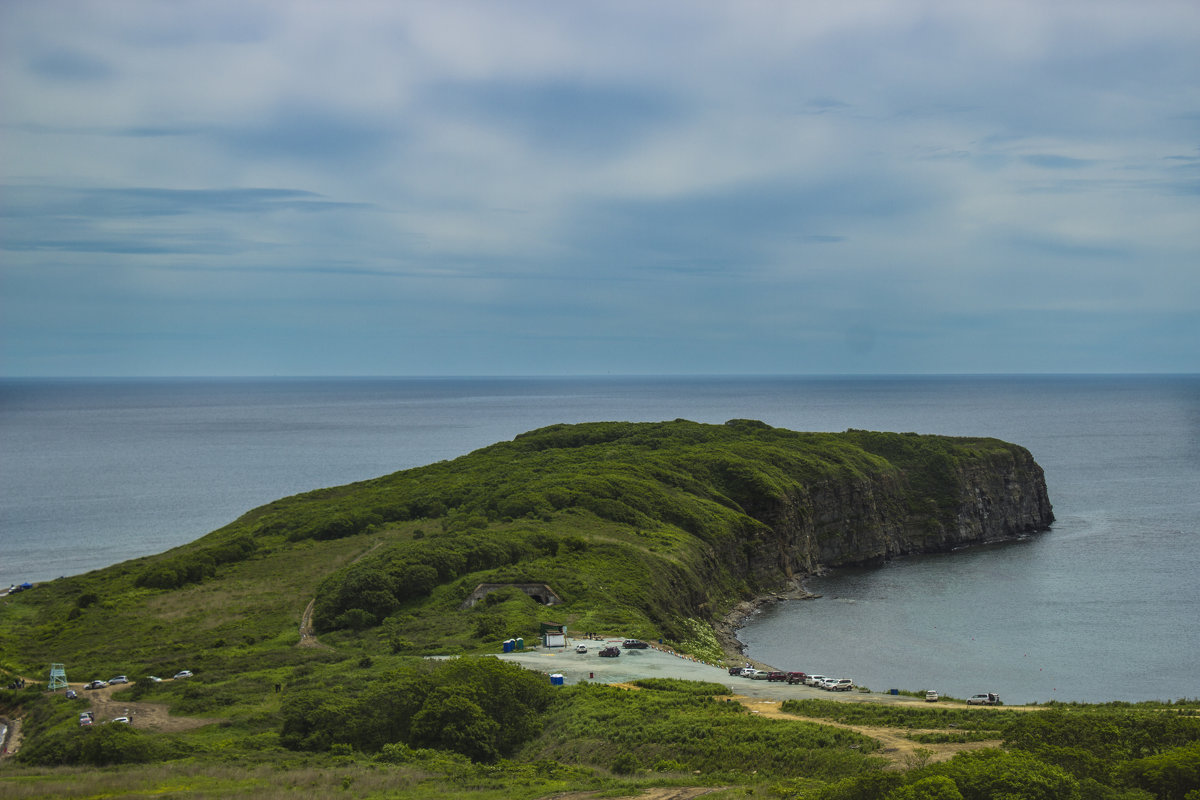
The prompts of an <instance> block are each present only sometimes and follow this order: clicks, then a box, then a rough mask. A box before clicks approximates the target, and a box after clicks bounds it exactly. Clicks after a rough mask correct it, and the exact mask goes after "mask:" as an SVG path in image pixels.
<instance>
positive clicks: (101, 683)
mask: <svg viewBox="0 0 1200 800" xmlns="http://www.w3.org/2000/svg"><path fill="white" fill-rule="evenodd" d="M105 686H108V682H107V681H92V682H90V683H85V684H84V685H83V688H85V689H103V688H104V687H105Z"/></svg>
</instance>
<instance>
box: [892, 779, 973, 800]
mask: <svg viewBox="0 0 1200 800" xmlns="http://www.w3.org/2000/svg"><path fill="white" fill-rule="evenodd" d="M887 800H963V796H962V792H960V791H958V786H956V785H955V783H954V781H952V780H950V779H949V778H947V777H946V776H945V775H931V776H929V777H928V778H922V779H921V780H919V781H917V782H916V783H910V784H909V785H908V786H903V787H901V788H899V789H897V790H896V791H894V792H892V793H891V794H889V795H888V796H887Z"/></svg>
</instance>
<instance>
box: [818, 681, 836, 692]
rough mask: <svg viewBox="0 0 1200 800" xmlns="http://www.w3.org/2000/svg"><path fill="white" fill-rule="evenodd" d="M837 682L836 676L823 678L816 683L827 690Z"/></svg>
mask: <svg viewBox="0 0 1200 800" xmlns="http://www.w3.org/2000/svg"><path fill="white" fill-rule="evenodd" d="M837 682H838V679H837V678H826V679H825V680H823V681H821V682H820V683H818V684H817V686H818V687H819V688H821V689H825V690H829V689H832V688H833V687H835V686H837Z"/></svg>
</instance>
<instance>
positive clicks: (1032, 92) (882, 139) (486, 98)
mask: <svg viewBox="0 0 1200 800" xmlns="http://www.w3.org/2000/svg"><path fill="white" fill-rule="evenodd" d="M1198 30H1200V7H1197V6H1196V5H1195V4H1194V3H1189V2H1173V1H1172V0H1166V2H1162V3H1155V4H1153V7H1148V6H1144V5H1143V6H1131V5H1129V4H1123V3H1116V2H1112V3H1110V2H1101V3H1095V2H1082V0H1079V1H1076V0H1066V1H1065V2H1061V3H1053V4H1045V3H1038V2H1032V0H1031V1H1029V2H1024V1H1023V0H1017V2H1012V3H1004V4H998V3H976V4H960V3H949V2H942V0H915V2H906V3H884V2H877V0H849V1H848V2H844V3H838V4H818V5H815V6H813V5H796V4H780V3H773V2H755V1H753V0H751V2H746V3H739V4H737V5H736V7H735V6H725V5H719V4H699V5H697V4H694V3H688V2H683V1H682V0H678V1H674V0H664V2H661V3H654V4H645V3H635V2H631V1H630V2H624V1H623V0H615V1H614V2H612V3H600V4H549V5H547V4H525V3H515V4H503V5H501V4H492V3H486V2H481V1H479V0H446V2H439V3H431V4H377V3H370V2H348V3H342V4H337V5H329V4H295V3H285V2H282V1H281V0H264V2H259V3H254V4H250V5H249V6H247V5H246V4H244V3H239V2H232V0H213V2H199V0H181V2H177V3H170V4H162V3H155V2H148V3H141V2H135V1H133V0H131V2H129V3H122V4H120V7H119V10H116V11H114V9H113V7H112V4H110V3H104V2H99V1H98V0H96V1H94V2H88V0H77V1H76V2H67V1H66V0H46V2H42V3H28V4H19V3H9V4H2V5H0V100H2V102H3V106H4V109H5V111H4V119H3V126H2V127H0V183H2V184H3V187H2V191H3V194H2V195H0V197H2V198H3V200H2V204H0V226H3V227H2V228H0V247H2V248H3V250H4V254H5V258H4V259H3V263H2V264H0V280H2V281H3V286H4V292H3V295H2V296H0V342H8V343H10V344H7V345H0V372H5V371H7V372H38V371H39V370H41V369H43V367H41V366H39V357H38V356H35V355H34V354H35V353H46V352H47V351H48V350H49V349H53V348H51V347H50V346H49V345H47V344H44V343H46V342H56V343H60V344H62V346H63V348H64V350H69V349H70V346H69V343H65V344H64V342H65V340H66V339H69V338H70V336H68V334H67V333H65V331H66V330H67V329H68V328H69V329H70V330H77V331H80V333H79V334H78V336H79V337H80V338H82V339H86V337H87V332H86V325H84V324H83V323H81V322H78V321H79V320H84V319H91V318H93V317H100V318H102V319H103V320H104V321H105V324H107V325H110V326H111V329H112V330H114V331H117V330H119V329H120V328H121V326H122V325H123V324H124V325H126V326H127V327H126V329H125V330H126V333H127V334H128V335H127V336H124V337H123V338H122V336H119V335H118V336H117V337H116V339H114V340H117V339H119V340H121V341H126V342H131V341H133V340H135V339H136V331H138V330H145V329H150V328H152V329H153V330H154V331H155V332H156V335H158V336H159V337H160V340H161V341H164V342H165V341H172V337H171V336H170V325H171V322H172V320H175V319H178V320H184V319H196V320H202V319H203V318H204V313H205V312H207V313H209V314H211V315H212V316H213V317H216V318H220V319H222V320H223V321H224V324H226V325H228V326H230V330H229V334H230V336H234V337H236V336H237V335H238V334H239V332H240V333H241V334H242V335H243V336H250V335H252V334H253V335H254V336H261V337H265V338H267V339H270V340H271V341H273V342H278V343H280V344H279V346H280V347H283V346H284V343H286V342H287V341H288V340H289V338H290V337H293V336H294V338H296V339H297V340H299V339H301V338H304V336H301V335H299V334H298V333H297V332H298V331H299V330H300V329H301V328H303V326H304V325H305V324H306V321H307V322H308V323H311V325H312V326H313V329H312V330H313V331H325V332H328V331H331V330H336V331H338V335H337V336H336V337H330V338H329V341H330V342H331V344H330V345H329V346H328V347H325V348H314V347H310V348H308V349H307V351H306V352H305V353H297V354H288V355H287V357H286V359H284V358H283V356H282V353H281V359H282V360H283V361H285V362H286V363H288V364H299V363H302V362H304V359H305V358H308V357H311V358H312V359H313V360H312V363H311V366H310V367H309V369H310V370H311V371H312V372H313V373H317V374H329V373H336V372H338V371H340V369H339V365H341V364H343V363H349V362H350V360H353V363H355V364H358V365H364V366H360V367H359V369H367V370H369V369H370V364H371V363H372V358H373V357H375V358H377V359H378V365H379V366H378V367H377V369H378V370H380V371H404V370H405V369H406V367H405V361H404V356H402V355H397V354H396V351H395V350H394V349H392V350H388V349H387V347H386V344H383V343H386V342H388V341H390V340H392V339H394V338H400V339H405V340H407V339H408V338H409V337H413V336H417V335H418V334H419V332H420V331H437V332H438V338H437V339H436V342H437V343H436V344H431V345H430V346H429V347H428V348H426V350H424V351H423V352H422V353H421V355H420V356H419V358H418V357H417V356H416V355H413V356H411V358H412V361H411V368H412V369H418V368H424V369H429V368H430V365H433V366H437V365H439V364H444V369H445V370H447V371H454V372H459V373H470V372H477V371H488V372H495V371H497V370H499V371H504V370H506V369H512V370H517V371H526V372H528V371H540V370H539V369H538V366H539V362H538V361H537V360H536V358H534V356H533V355H531V348H535V346H534V345H532V344H531V342H537V343H538V344H537V345H536V348H535V349H538V350H539V351H540V352H542V353H544V354H545V355H546V358H547V359H549V360H548V361H547V362H546V363H545V365H544V369H546V370H549V371H563V370H568V371H580V372H589V371H592V372H594V371H607V370H615V371H622V369H623V365H624V366H625V367H626V368H627V369H629V370H630V371H654V370H655V369H662V370H666V371H671V370H672V369H674V367H675V365H676V363H687V364H688V365H690V368H691V369H693V370H694V371H711V372H723V371H742V370H744V369H748V368H750V367H751V366H753V367H754V368H756V369H769V370H771V371H779V370H782V371H788V370H792V369H798V368H800V367H798V366H797V364H801V365H803V364H807V365H811V366H812V368H814V369H815V368H817V365H819V366H820V368H821V369H822V370H825V371H838V370H837V369H836V367H837V366H838V363H839V362H838V360H837V359H838V358H844V359H847V360H846V361H845V364H846V369H848V370H858V369H866V370H869V369H876V368H884V369H885V370H886V371H942V366H943V364H942V362H940V361H939V358H941V355H939V354H945V357H946V359H947V361H946V362H945V364H946V365H952V366H953V368H959V367H961V366H963V365H964V364H967V362H966V361H965V360H964V359H965V355H963V354H964V353H967V352H968V350H967V345H966V344H965V342H968V341H969V342H971V344H972V348H971V352H974V353H976V354H977V356H978V358H979V363H978V364H977V365H976V367H975V369H974V370H973V371H986V370H987V369H989V366H988V365H989V364H992V365H998V366H997V368H1001V367H1002V368H1004V369H1006V370H1009V371H1020V370H1019V364H1016V363H1014V357H1013V355H1012V353H1011V352H1010V348H1008V347H1007V345H1005V344H1004V343H1006V342H1009V341H1014V340H1016V339H1017V338H1020V337H1024V338H1032V337H1033V336H1034V334H1033V333H1030V332H1029V331H1041V332H1043V333H1044V334H1045V335H1046V337H1047V339H1046V342H1045V343H1044V345H1042V346H1041V347H1040V348H1039V351H1038V352H1039V361H1038V362H1037V363H1038V367H1039V368H1041V367H1043V366H1045V365H1046V364H1051V363H1057V364H1059V365H1060V368H1063V369H1076V368H1079V367H1080V365H1082V364H1084V361H1081V360H1080V357H1079V356H1080V354H1079V351H1078V347H1077V346H1076V344H1075V343H1077V342H1079V341H1084V340H1086V339H1087V336H1085V335H1083V334H1082V333H1081V332H1086V333H1087V335H1088V336H1090V335H1092V334H1094V333H1096V332H1097V331H1102V330H1103V326H1102V325H1101V324H1099V322H1098V320H1100V319H1101V317H1102V315H1103V314H1104V313H1116V309H1124V311H1125V312H1126V313H1127V314H1129V315H1130V316H1129V317H1128V318H1127V319H1132V318H1133V317H1135V316H1136V315H1138V314H1144V315H1147V318H1149V317H1151V316H1152V315H1153V314H1155V313H1170V314H1174V315H1177V316H1176V317H1175V318H1176V319H1187V316H1186V314H1187V311H1188V310H1189V309H1190V310H1192V311H1194V312H1196V314H1197V318H1200V309H1197V308H1196V307H1195V306H1196V301H1195V298H1196V297H1200V286H1198V285H1197V281H1198V280H1200V278H1198V277H1196V270H1195V268H1194V265H1195V264H1196V263H1198V262H1200V242H1198V241H1197V238H1196V236H1195V232H1194V229H1195V219H1196V218H1197V216H1198V215H1200V188H1198V187H1200V181H1198V180H1197V177H1196V172H1195V164H1196V163H1200V161H1197V157H1196V149H1195V148H1196V145H1195V117H1196V112H1195V108H1194V103H1193V102H1192V100H1191V98H1193V97H1194V96H1195V94H1196V90H1197V89H1198V88H1200V74H1198V72H1200V71H1198V69H1197V65H1196V61H1195V57H1194V53H1195V52H1196V51H1197V49H1198V48H1200V41H1198V36H1197V33H1196V31H1198ZM68 283H69V284H70V287H71V291H70V292H68V291H66V289H65V288H64V287H65V286H66V285H67V284H68ZM75 292H78V293H79V295H80V296H83V297H89V296H90V297H103V298H107V299H108V301H109V302H112V303H114V304H115V305H114V306H113V308H112V309H108V310H106V309H103V308H97V309H89V310H87V311H86V313H84V312H81V310H80V307H79V303H81V302H82V301H80V300H79V299H78V298H76V297H74V295H73V293H75ZM114 298H125V299H122V300H120V301H119V304H118V301H117V300H116V299H114ZM1189 298H1190V299H1189ZM204 304H208V305H204ZM25 307H29V308H37V309H38V310H39V312H38V313H37V314H18V313H15V312H16V311H18V310H19V309H20V308H25ZM118 309H119V310H118ZM1066 309H1076V310H1078V311H1079V315H1077V316H1072V317H1070V319H1069V320H1068V321H1066V322H1063V323H1062V325H1063V326H1065V327H1066V328H1071V326H1075V327H1074V328H1073V329H1072V330H1073V331H1074V333H1072V334H1071V335H1069V336H1068V335H1067V334H1064V333H1063V332H1062V331H1061V330H1060V326H1059V325H1057V324H1056V325H1050V324H1049V323H1039V322H1038V319H1037V315H1039V314H1045V315H1052V314H1054V313H1057V312H1058V311H1064V310H1066ZM193 315H194V317H193ZM1088 315H1095V316H1088ZM972 318H986V319H987V320H988V321H989V322H988V325H987V326H986V327H987V331H986V335H985V332H983V330H982V328H979V327H972V326H971V325H970V324H969V320H970V319H972ZM243 319H244V320H253V322H252V323H251V322H249V321H247V322H244V323H243V322H239V320H243ZM67 320H72V322H71V324H70V325H69V326H68V325H67V322H66V321H67ZM151 320H152V323H151ZM180 324H181V325H182V324H183V323H182V322H181V323H180ZM243 325H244V326H245V327H240V326H243ZM1022 326H1027V328H1028V330H1027V329H1026V327H1022ZM1134 328H1136V326H1135V325H1132V324H1131V325H1129V326H1127V327H1126V328H1125V329H1126V330H1131V329H1134ZM1018 329H1019V330H1018ZM202 330H203V327H202V325H200V324H199V323H197V324H196V326H195V327H194V328H189V331H188V337H187V338H188V341H189V342H190V343H191V344H190V345H189V347H190V349H189V350H188V352H189V353H195V354H197V360H196V361H195V363H196V364H198V365H199V364H212V363H219V362H220V361H221V356H222V351H221V348H222V346H223V345H222V344H221V343H219V342H218V340H217V338H216V337H214V339H213V343H212V345H211V350H209V351H207V352H201V351H204V348H205V346H204V337H203V334H202ZM1173 330H1175V331H1176V332H1177V334H1178V345H1177V347H1175V348H1174V349H1173V352H1174V353H1175V356H1174V360H1173V361H1171V360H1170V359H1164V358H1163V357H1162V354H1161V353H1155V354H1154V359H1155V362H1154V363H1175V364H1176V368H1179V369H1187V368H1191V369H1198V368H1200V363H1197V361H1196V355H1195V354H1196V353H1200V331H1198V330H1197V326H1196V325H1192V326H1190V327H1189V326H1187V325H1185V324H1180V325H1179V326H1177V327H1176V328H1173ZM315 335H316V334H315V333H313V334H312V336H315ZM956 337H959V338H961V339H962V341H963V342H964V344H963V346H962V350H961V352H960V351H958V350H956V349H955V348H951V347H949V346H948V345H945V344H936V343H939V342H942V341H952V342H953V341H957V339H956ZM1056 337H1059V338H1061V340H1062V341H1064V342H1066V341H1067V340H1070V342H1071V343H1072V344H1071V345H1070V347H1068V346H1066V345H1064V346H1063V347H1062V349H1061V351H1059V350H1057V349H1056V347H1057V344H1056V342H1057V341H1058V339H1057V338H1056ZM309 338H310V339H311V336H310V337H309ZM335 339H336V342H337V344H336V345H335V344H333V343H332V342H334V341H335ZM356 340H359V341H361V343H362V344H361V345H360V346H355V344H354V343H355V341H356ZM223 341H227V340H223ZM37 342H42V343H43V344H42V345H35V343H37ZM11 343H21V344H11ZM935 345H936V346H935ZM1154 346H1155V347H1161V339H1156V341H1155V344H1154ZM130 347H131V348H132V347H134V345H130ZM1094 347H1095V353H1094V356H1093V359H1092V361H1090V362H1087V363H1088V364H1089V365H1090V367H1089V368H1093V369H1095V368H1104V364H1105V363H1106V362H1105V358H1106V355H1105V353H1106V352H1116V351H1117V348H1116V347H1114V346H1113V343H1112V342H1111V341H1106V340H1104V338H1103V337H1100V338H1097V339H1096V340H1095V344H1094ZM1150 347H1151V345H1150V344H1149V340H1147V344H1146V349H1147V358H1149V357H1150V354H1149V348H1150ZM135 349H136V348H135ZM76 350H78V351H82V350H83V348H81V347H77V348H76ZM952 350H953V351H954V354H953V358H951V351H952ZM1120 351H1121V352H1122V353H1126V354H1130V353H1133V352H1135V351H1136V345H1135V344H1134V345H1131V344H1129V343H1123V344H1122V346H1121V348H1120ZM801 352H802V353H804V358H803V359H800V360H797V359H796V358H794V357H793V356H794V354H796V353H801ZM1058 352H1061V357H1059V358H1058V360H1057V361H1055V353H1058ZM472 353H474V354H482V353H486V354H487V355H486V358H484V357H483V356H480V355H474V356H473V355H471V354H472ZM506 353H508V354H509V357H508V358H507V360H506V356H505V354H506ZM112 358H113V359H114V361H113V362H112V363H113V366H112V367H111V369H113V370H119V371H124V370H128V369H131V367H130V366H129V364H128V363H126V362H121V363H122V366H116V364H117V363H118V361H119V360H120V358H121V355H120V353H119V352H115V353H114V354H113V355H112ZM1123 358H1132V355H1126V356H1123ZM439 359H440V360H439ZM53 363H55V364H57V365H60V366H59V368H60V369H61V368H62V367H61V365H62V364H67V363H70V361H69V359H66V358H64V359H56V360H54V362H53ZM178 363H179V364H180V367H179V369H180V370H182V371H185V372H186V371H189V367H188V366H187V364H188V362H187V359H184V358H182V356H181V358H180V360H179V362H178ZM256 363H257V364H259V365H260V367H261V364H262V362H261V361H258V362H256ZM1123 363H1124V362H1123ZM772 364H778V365H781V366H779V367H778V368H772V367H771V365H772ZM1031 365H1032V362H1031ZM86 366H87V368H88V369H89V370H96V369H101V370H102V369H103V367H102V366H98V365H97V364H96V363H95V362H89V363H88V364H87V365H86ZM134 366H136V364H135V365H134ZM968 366H969V364H968ZM196 368H197V369H199V368H200V367H199V366H198V367H196ZM232 368H233V367H231V369H232ZM245 368H246V369H248V370H249V369H253V367H251V366H249V365H247V366H246V367H245ZM947 368H951V366H947ZM1031 368H1032V366H1031ZM135 371H136V370H135Z"/></svg>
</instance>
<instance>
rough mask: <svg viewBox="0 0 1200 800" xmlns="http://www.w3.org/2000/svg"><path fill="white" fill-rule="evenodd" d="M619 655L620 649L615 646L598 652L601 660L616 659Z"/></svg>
mask: <svg viewBox="0 0 1200 800" xmlns="http://www.w3.org/2000/svg"><path fill="white" fill-rule="evenodd" d="M619 655H621V648H619V647H616V646H615V645H609V646H608V647H606V648H604V649H603V650H601V651H600V657H601V658H616V657H617V656H619Z"/></svg>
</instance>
